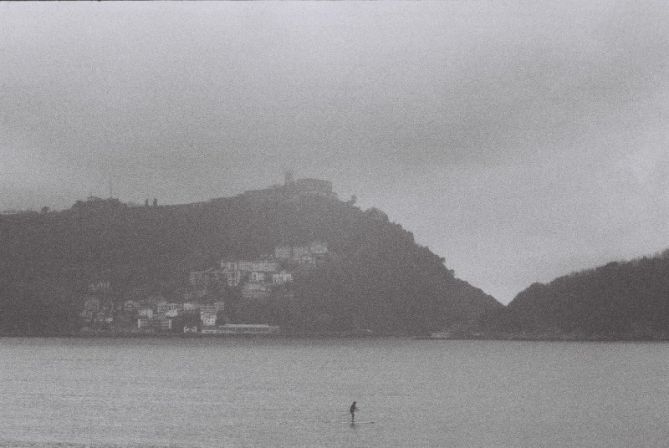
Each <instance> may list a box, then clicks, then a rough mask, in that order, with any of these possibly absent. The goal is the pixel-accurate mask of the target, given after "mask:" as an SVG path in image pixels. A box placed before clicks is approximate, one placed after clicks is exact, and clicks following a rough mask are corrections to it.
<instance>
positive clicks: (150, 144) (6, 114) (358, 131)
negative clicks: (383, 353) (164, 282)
mask: <svg viewBox="0 0 669 448" xmlns="http://www.w3.org/2000/svg"><path fill="white" fill-rule="evenodd" d="M639 3H641V4H639ZM668 119H669V3H667V2H666V1H659V2H614V1H608V2H597V1H586V2H584V1H575V2H545V3H541V2H534V1H532V2H497V1H496V2H491V1H488V2H486V1H462V2H455V1H453V2H439V3H424V2H421V3H398V2H393V3H382V2H373V3H360V2H358V3H340V2H318V3H140V4H136V3H112V4H106V3H102V4H101V3H84V4H79V3H77V4H71V3H70V4H56V3H50V4H26V3H19V4H15V3H0V191H1V192H2V194H1V195H0V209H7V208H27V207H33V208H39V207H41V206H43V205H48V206H51V207H54V208H65V207H69V206H70V205H71V204H72V203H73V202H74V201H75V200H76V199H80V198H84V197H85V196H87V195H88V194H89V193H93V194H96V195H100V196H107V189H108V187H107V179H108V173H111V176H112V179H113V185H114V196H117V197H120V198H121V199H122V200H125V201H135V202H143V200H144V198H146V197H149V198H153V197H157V198H158V199H159V201H160V202H161V203H181V202H191V201H200V200H206V199H209V198H212V197H220V196H228V195H233V194H236V193H238V192H241V191H242V190H244V189H249V188H257V187H263V186H266V185H269V184H271V183H277V182H280V181H281V179H282V172H283V171H284V170H285V169H287V168H293V169H294V170H295V171H296V174H297V176H298V177H320V178H325V179H329V180H332V181H333V182H334V184H335V189H336V190H337V191H338V192H339V194H340V196H341V197H342V198H343V199H347V198H348V197H349V196H350V195H351V194H356V195H357V196H358V198H359V204H360V205H361V206H362V207H369V206H377V207H379V208H381V209H383V210H385V211H386V212H387V213H388V215H389V216H390V218H391V219H392V220H394V221H396V222H399V223H401V224H402V225H403V226H404V227H405V228H406V229H408V230H410V231H412V232H414V235H415V236H416V239H417V241H418V242H419V243H421V244H424V245H427V246H429V247H430V248H431V249H432V250H433V251H434V252H436V253H438V254H439V255H441V256H443V257H445V258H446V264H447V265H448V266H449V267H450V268H452V269H454V270H455V271H456V275H458V276H459V277H461V278H463V279H465V280H468V281H470V282H471V283H473V284H474V285H476V286H479V287H481V288H482V289H484V290H485V291H486V292H488V293H490V294H492V295H494V296H495V297H496V298H497V299H498V300H500V301H502V302H504V303H506V302H508V301H509V300H511V299H512V298H513V296H514V295H515V294H516V293H518V292H519V291H520V290H522V289H524V288H525V287H526V286H528V285H529V284H530V283H532V282H535V281H548V280H550V279H552V278H553V277H555V276H558V275H562V274H566V273H568V272H571V271H573V270H577V269H582V268H585V267H591V266H595V265H597V264H601V263H604V262H607V261H609V260H614V259H623V258H629V257H634V256H638V255H643V254H650V253H653V252H655V251H658V250H661V249H664V248H666V247H668V246H669V125H668Z"/></svg>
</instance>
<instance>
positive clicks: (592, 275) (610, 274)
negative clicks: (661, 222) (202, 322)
mask: <svg viewBox="0 0 669 448" xmlns="http://www.w3.org/2000/svg"><path fill="white" fill-rule="evenodd" d="M495 315H496V318H495V319H491V320H489V322H488V324H489V325H490V327H491V328H494V330H496V331H500V332H504V331H506V332H509V333H515V334H525V335H527V336H533V337H566V338H574V339H583V338H595V339H636V338H639V339H655V338H662V339H666V338H669V251H665V252H664V253H662V254H660V255H657V256H654V257H644V258H641V259H638V260H633V261H628V262H613V263H609V264H607V265H605V266H601V267H598V268H596V269H591V270H587V271H582V272H577V273H574V274H571V275H567V276H564V277H560V278H557V279H555V280H553V281H552V282H550V283H548V284H539V283H535V284H533V285H531V286H530V287H529V288H527V289H525V290H524V291H522V292H521V293H520V294H518V295H517V296H516V297H515V299H514V300H513V301H512V302H511V303H510V304H509V305H508V307H507V308H506V309H504V310H499V311H498V312H496V313H495Z"/></svg>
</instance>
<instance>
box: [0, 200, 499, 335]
mask: <svg viewBox="0 0 669 448" xmlns="http://www.w3.org/2000/svg"><path fill="white" fill-rule="evenodd" d="M313 240H322V241H326V242H327V243H328V246H329V252H330V257H329V260H328V262H327V263H325V264H323V265H320V266H319V267H318V268H316V269H314V270H312V271H309V272H307V273H305V274H304V275H301V276H299V277H298V278H296V280H295V285H294V289H295V292H294V296H295V298H294V301H293V302H292V303H290V304H281V303H279V304H273V306H274V307H275V308H276V307H279V309H278V310H275V311H276V313H275V315H277V316H280V320H281V322H279V323H281V324H282V325H283V326H288V327H291V328H297V329H304V330H311V331H318V330H319V329H321V330H329V331H336V330H339V331H347V330H351V329H371V330H373V331H375V332H379V333H410V334H420V333H425V332H429V331H434V330H439V329H442V328H444V327H446V326H450V325H454V324H458V325H468V324H470V323H472V322H475V321H477V319H479V317H480V316H481V315H482V314H483V313H484V312H490V311H491V310H494V309H497V308H501V305H500V304H499V303H497V302H496V301H495V300H494V299H493V298H492V297H490V296H488V295H486V294H484V293H483V292H482V291H481V290H479V289H477V288H474V287H473V286H471V285H469V284H468V283H466V282H464V281H461V280H459V279H457V278H455V277H454V275H453V274H452V272H451V271H449V270H448V269H447V268H446V267H445V266H444V263H443V261H444V260H443V259H441V258H440V257H438V256H437V255H435V254H433V253H432V252H430V251H429V250H428V249H427V248H425V247H420V246H418V245H417V244H416V243H415V242H414V239H413V235H412V234H411V233H410V232H407V231H406V230H404V229H402V227H401V226H400V225H398V224H394V223H391V222H389V221H388V219H387V218H386V217H385V215H384V214H383V213H382V212H380V211H378V210H375V209H372V210H369V211H362V210H360V209H359V208H357V207H355V206H354V205H352V204H351V203H344V202H341V201H338V200H336V199H331V198H321V197H303V198H300V199H299V200H294V201H280V200H276V201H270V200H266V201H258V200H251V199H249V198H247V197H244V196H238V197H234V198H225V199H217V200H212V201H209V202H205V203H197V204H188V205H178V206H159V207H128V206H127V205H125V204H122V203H120V202H119V201H117V200H94V201H87V202H77V203H76V204H75V205H74V206H73V207H72V208H71V209H68V210H64V211H59V212H48V211H44V212H43V213H24V214H17V215H11V216H1V217H0V254H1V257H0V332H2V333H3V334H63V333H71V332H74V331H76V329H77V325H78V320H77V317H76V316H77V313H78V310H79V307H80V306H81V300H82V299H81V298H82V295H83V294H84V292H85V288H86V285H88V284H89V283H90V282H92V281H96V280H99V279H101V278H104V279H105V280H109V281H110V282H111V284H112V288H113V292H114V294H115V295H116V296H117V297H118V298H119V300H122V299H124V298H127V297H129V296H130V295H131V294H133V292H136V291H138V290H141V291H145V292H147V293H160V294H162V295H164V296H165V297H168V298H170V299H172V300H179V293H180V291H181V290H182V288H184V286H185V285H186V284H187V279H188V273H189V271H191V270H198V269H205V268H207V267H211V266H215V265H217V264H218V263H219V262H220V260H221V259H223V258H228V259H245V258H253V257H258V256H260V255H262V254H268V253H272V250H273V248H274V247H275V246H276V245H279V244H300V243H305V242H309V241H313ZM282 307H283V308H282Z"/></svg>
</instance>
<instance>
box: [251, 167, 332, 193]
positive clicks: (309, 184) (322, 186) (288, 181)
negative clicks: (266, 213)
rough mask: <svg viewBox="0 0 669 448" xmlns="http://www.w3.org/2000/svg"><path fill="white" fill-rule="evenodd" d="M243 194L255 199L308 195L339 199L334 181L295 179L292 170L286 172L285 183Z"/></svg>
mask: <svg viewBox="0 0 669 448" xmlns="http://www.w3.org/2000/svg"><path fill="white" fill-rule="evenodd" d="M242 196H244V197H246V198H248V199H254V200H295V199H299V198H302V197H306V196H319V197H324V198H330V199H337V193H335V192H333V191H332V182H330V181H329V180H323V179H313V178H304V179H297V180H295V179H293V173H292V171H288V172H286V174H285V178H284V183H283V185H273V186H271V187H268V188H262V189H260V190H247V191H245V192H244V193H242Z"/></svg>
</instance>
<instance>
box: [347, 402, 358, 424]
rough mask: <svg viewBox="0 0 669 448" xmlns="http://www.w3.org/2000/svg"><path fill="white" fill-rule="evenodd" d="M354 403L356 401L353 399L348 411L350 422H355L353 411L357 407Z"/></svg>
mask: <svg viewBox="0 0 669 448" xmlns="http://www.w3.org/2000/svg"><path fill="white" fill-rule="evenodd" d="M355 403H356V402H355V401H354V402H353V404H352V405H351V407H350V408H349V412H350V413H351V424H353V423H355V411H357V410H358V407H357V406H356V405H355Z"/></svg>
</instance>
